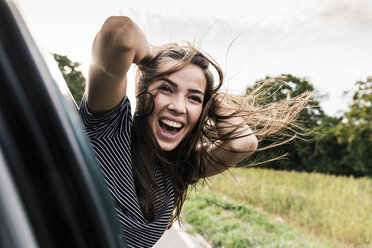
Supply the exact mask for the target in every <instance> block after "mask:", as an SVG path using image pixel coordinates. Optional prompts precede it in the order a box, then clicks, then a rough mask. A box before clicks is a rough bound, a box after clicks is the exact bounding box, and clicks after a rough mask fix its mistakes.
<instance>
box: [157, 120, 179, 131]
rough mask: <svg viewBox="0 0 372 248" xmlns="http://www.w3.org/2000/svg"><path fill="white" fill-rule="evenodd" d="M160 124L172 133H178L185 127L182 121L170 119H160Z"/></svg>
mask: <svg viewBox="0 0 372 248" xmlns="http://www.w3.org/2000/svg"><path fill="white" fill-rule="evenodd" d="M159 125H160V128H161V129H163V131H165V132H167V133H169V134H172V135H175V134H177V133H178V132H179V131H181V129H182V128H183V125H182V124H181V123H178V122H175V121H171V120H168V119H160V120H159Z"/></svg>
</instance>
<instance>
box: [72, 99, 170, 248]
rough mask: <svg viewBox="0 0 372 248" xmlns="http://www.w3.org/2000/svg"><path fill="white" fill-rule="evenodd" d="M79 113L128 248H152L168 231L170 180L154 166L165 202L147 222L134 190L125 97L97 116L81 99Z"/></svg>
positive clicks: (128, 105)
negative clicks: (113, 106) (152, 218)
mask: <svg viewBox="0 0 372 248" xmlns="http://www.w3.org/2000/svg"><path fill="white" fill-rule="evenodd" d="M79 112H80V116H81V118H82V120H83V123H84V125H85V127H86V131H87V133H88V136H89V137H90V139H91V142H92V146H93V148H94V151H95V153H96V155H97V159H98V162H99V164H100V166H101V170H102V173H103V175H104V177H105V181H106V183H107V185H108V188H109V191H110V193H111V196H112V198H113V201H114V204H115V209H116V212H117V214H118V217H119V221H120V223H121V226H122V228H123V230H124V233H125V236H126V239H127V245H128V247H152V246H153V245H154V244H155V243H156V242H157V241H158V240H159V238H160V237H161V236H162V234H163V233H164V231H165V230H166V228H167V225H168V222H169V218H170V216H171V214H172V210H173V204H174V191H173V187H172V184H171V182H170V180H169V179H168V178H167V177H166V176H165V175H163V174H162V173H161V171H160V170H158V169H157V167H156V166H155V167H154V171H153V176H154V178H155V180H156V182H157V183H158V185H159V188H160V191H161V193H162V195H163V197H164V198H163V202H162V203H161V208H160V209H159V210H158V211H157V212H156V214H155V218H154V220H153V221H152V222H148V221H147V220H146V219H145V218H144V216H143V214H142V212H141V209H140V205H139V201H138V198H137V195H136V190H135V186H134V179H133V172H132V160H131V131H132V116H131V111H130V102H129V99H128V97H124V99H123V100H122V101H121V102H120V104H119V105H117V106H116V107H115V108H113V109H112V110H109V111H107V112H105V113H103V114H99V115H94V114H92V113H91V112H89V110H88V108H87V105H86V101H85V98H84V99H83V101H82V103H81V106H80V110H79ZM154 192H155V189H154ZM154 195H155V194H154Z"/></svg>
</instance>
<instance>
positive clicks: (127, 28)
mask: <svg viewBox="0 0 372 248" xmlns="http://www.w3.org/2000/svg"><path fill="white" fill-rule="evenodd" d="M146 57H151V49H150V45H149V43H148V41H147V39H146V37H145V35H144V33H143V32H142V31H141V29H140V28H139V27H138V26H137V25H136V24H135V23H134V22H133V21H132V20H131V19H130V18H128V17H125V16H112V17H109V18H108V19H107V20H106V21H105V23H104V24H103V26H102V28H101V30H100V31H99V32H98V34H97V35H96V37H95V39H94V42H93V48H92V64H91V66H90V69H89V76H88V82H87V92H86V97H87V104H88V108H89V110H90V111H92V112H104V111H107V110H110V109H112V108H113V107H115V106H116V105H117V104H119V102H120V101H121V100H122V99H123V97H124V96H125V94H126V89H127V72H128V70H129V68H130V66H131V64H132V63H139V62H141V60H143V59H144V58H146Z"/></svg>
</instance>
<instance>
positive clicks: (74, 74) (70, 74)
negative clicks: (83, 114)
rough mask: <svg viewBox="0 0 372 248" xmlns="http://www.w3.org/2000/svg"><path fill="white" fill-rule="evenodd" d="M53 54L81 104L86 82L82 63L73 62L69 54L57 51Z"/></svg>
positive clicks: (69, 86)
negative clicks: (61, 53)
mask: <svg viewBox="0 0 372 248" xmlns="http://www.w3.org/2000/svg"><path fill="white" fill-rule="evenodd" d="M53 56H54V59H55V60H56V61H57V63H58V67H59V69H60V71H61V72H62V74H63V77H64V78H65V80H66V83H67V85H68V88H69V89H70V91H71V94H72V96H73V97H74V99H75V101H76V102H77V103H78V105H79V103H80V102H81V99H82V98H83V94H84V90H85V82H86V80H85V78H84V76H83V74H82V73H81V71H80V69H79V66H80V63H78V62H72V61H71V60H70V59H69V58H68V57H67V56H63V55H59V54H56V53H54V54H53Z"/></svg>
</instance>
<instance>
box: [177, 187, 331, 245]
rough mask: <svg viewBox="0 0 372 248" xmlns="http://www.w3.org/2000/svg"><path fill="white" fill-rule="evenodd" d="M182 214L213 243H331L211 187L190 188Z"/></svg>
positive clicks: (195, 229)
mask: <svg viewBox="0 0 372 248" xmlns="http://www.w3.org/2000/svg"><path fill="white" fill-rule="evenodd" d="M183 217H184V220H185V221H186V222H187V223H190V224H191V225H192V226H193V231H195V232H197V233H200V234H202V235H203V236H205V237H206V238H207V240H208V241H209V242H210V243H211V244H212V247H226V248H229V247H231V248H240V247H242V248H243V247H244V248H245V247H278V248H279V247H292V248H297V247H314V248H315V247H320V248H321V247H332V246H329V245H325V244H321V243H320V242H317V241H311V240H310V239H309V238H307V237H305V236H304V235H303V234H302V233H301V232H300V231H298V230H296V229H295V228H292V227H290V226H288V225H285V224H283V223H282V222H281V220H272V219H270V217H268V216H267V215H266V214H264V213H262V212H260V211H257V210H255V209H253V208H251V207H248V206H245V205H241V204H239V203H238V202H236V201H234V200H232V199H228V198H226V197H220V196H219V195H217V194H213V193H211V192H210V191H207V190H204V191H201V192H198V193H197V194H196V193H195V192H192V193H191V194H190V195H189V197H188V200H187V201H186V202H185V205H184V208H183Z"/></svg>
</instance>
